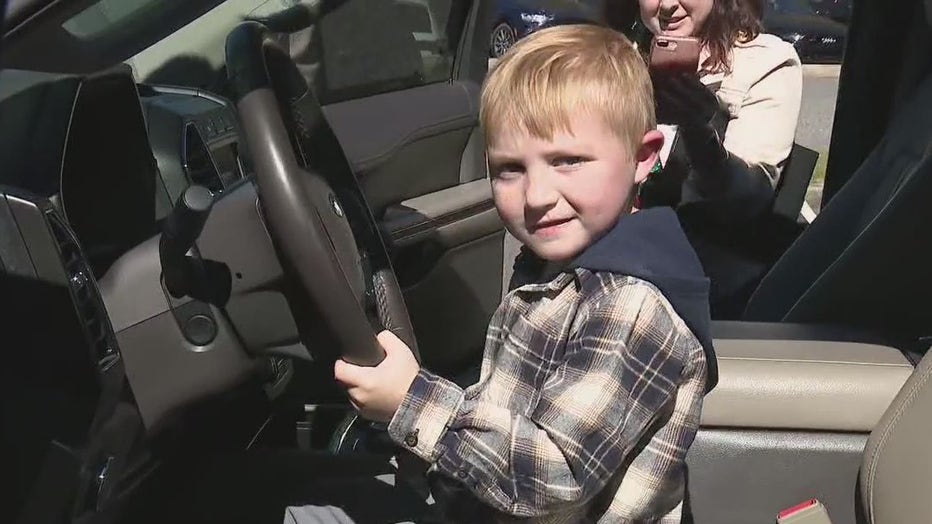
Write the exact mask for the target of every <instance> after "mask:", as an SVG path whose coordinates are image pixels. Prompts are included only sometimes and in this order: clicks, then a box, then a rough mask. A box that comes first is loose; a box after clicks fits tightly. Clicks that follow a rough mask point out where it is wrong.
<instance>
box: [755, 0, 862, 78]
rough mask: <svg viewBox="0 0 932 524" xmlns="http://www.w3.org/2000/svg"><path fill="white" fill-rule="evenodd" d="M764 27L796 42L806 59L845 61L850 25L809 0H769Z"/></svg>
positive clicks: (794, 43)
mask: <svg viewBox="0 0 932 524" xmlns="http://www.w3.org/2000/svg"><path fill="white" fill-rule="evenodd" d="M764 29H765V30H766V31H767V32H768V33H773V34H775V35H777V36H779V37H780V38H782V39H784V40H786V41H787V42H789V43H791V44H793V46H794V47H796V52H797V53H799V57H800V58H801V59H802V61H803V63H815V64H840V63H841V59H842V54H843V53H844V50H845V37H846V35H847V32H848V29H847V28H846V27H845V26H844V25H843V24H840V23H838V22H836V21H834V20H831V19H829V18H826V17H824V16H821V15H819V14H817V13H816V12H815V10H813V8H812V6H811V5H810V4H809V3H808V0H768V1H767V4H766V5H765V7H764Z"/></svg>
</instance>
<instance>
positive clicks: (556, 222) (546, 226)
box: [530, 218, 573, 236]
mask: <svg viewBox="0 0 932 524" xmlns="http://www.w3.org/2000/svg"><path fill="white" fill-rule="evenodd" d="M572 220H573V218H553V219H549V220H541V221H540V222H538V223H536V224H534V225H533V226H531V228H530V229H531V234H532V235H544V236H547V235H552V234H554V233H556V232H558V231H559V230H560V228H561V227H562V226H564V225H566V224H568V223H570V222H571V221H572Z"/></svg>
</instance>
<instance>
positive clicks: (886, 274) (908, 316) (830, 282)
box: [744, 75, 932, 340]
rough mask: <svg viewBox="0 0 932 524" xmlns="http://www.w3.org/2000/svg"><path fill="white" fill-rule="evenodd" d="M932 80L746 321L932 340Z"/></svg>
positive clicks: (775, 273)
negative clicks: (868, 330) (825, 326)
mask: <svg viewBox="0 0 932 524" xmlns="http://www.w3.org/2000/svg"><path fill="white" fill-rule="evenodd" d="M930 225H932V75H928V76H927V77H926V78H925V80H924V81H923V82H922V83H921V84H920V85H919V87H918V88H917V89H916V90H915V92H914V94H913V97H912V99H911V100H910V101H909V102H907V103H905V104H904V105H903V106H902V108H901V110H900V111H899V114H898V115H897V116H896V117H895V119H894V120H893V122H892V124H891V125H890V126H889V127H888V130H887V132H886V134H885V135H884V137H883V139H882V140H881V141H880V143H879V144H878V145H877V147H876V148H875V149H874V151H873V152H872V153H871V155H870V156H869V157H868V158H867V160H866V161H865V162H864V163H863V164H862V165H861V167H860V168H859V169H858V170H857V172H856V173H855V174H854V175H853V176H852V177H851V178H850V180H848V182H847V183H846V184H845V186H844V187H843V188H842V189H841V190H840V191H839V192H838V193H837V194H836V195H835V197H834V198H833V199H832V200H831V201H830V202H829V204H828V205H827V206H826V207H825V208H824V209H823V210H822V212H821V213H820V214H819V216H818V217H817V219H816V220H815V221H814V222H813V223H812V224H811V225H810V226H809V228H808V229H807V230H806V231H804V232H803V233H802V235H800V237H799V238H798V239H797V240H796V241H795V242H794V243H793V244H792V245H791V246H790V248H789V249H788V250H787V251H786V253H784V254H783V256H782V257H781V258H780V259H779V260H778V261H777V263H776V264H775V265H774V266H773V268H772V269H771V270H770V272H769V273H768V274H767V275H766V276H765V277H764V279H763V280H762V281H761V283H760V285H759V287H758V288H757V290H756V291H755V292H754V294H753V295H752V297H751V299H750V301H749V302H748V305H747V308H746V309H745V313H744V320H749V321H768V322H797V323H837V324H845V325H851V326H857V327H864V328H871V329H877V330H880V331H885V332H890V333H893V334H896V335H897V336H902V337H907V339H913V340H915V339H916V338H918V337H922V336H925V335H929V334H932V300H930V299H932V231H930V229H929V226H930Z"/></svg>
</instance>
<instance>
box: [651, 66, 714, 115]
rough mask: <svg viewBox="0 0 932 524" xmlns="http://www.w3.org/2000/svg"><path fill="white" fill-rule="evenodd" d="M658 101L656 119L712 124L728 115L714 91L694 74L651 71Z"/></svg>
mask: <svg viewBox="0 0 932 524" xmlns="http://www.w3.org/2000/svg"><path fill="white" fill-rule="evenodd" d="M651 80H652V82H653V84H654V98H655V99H656V102H657V121H658V122H660V123H663V124H676V125H680V126H683V127H686V128H704V127H710V126H713V125H714V124H715V123H716V119H717V118H718V117H721V116H724V115H727V113H726V112H725V110H724V108H722V106H721V104H720V103H719V101H718V97H716V96H715V93H713V92H712V91H710V90H709V88H707V87H706V86H705V85H703V84H702V82H700V81H699V78H698V77H697V76H696V75H695V74H690V73H661V72H656V73H653V74H652V75H651Z"/></svg>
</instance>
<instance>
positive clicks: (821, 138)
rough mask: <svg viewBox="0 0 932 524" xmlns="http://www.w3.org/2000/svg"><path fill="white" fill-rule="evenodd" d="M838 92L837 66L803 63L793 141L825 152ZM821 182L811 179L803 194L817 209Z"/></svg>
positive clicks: (816, 209) (830, 134) (819, 200)
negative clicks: (812, 181)
mask: <svg viewBox="0 0 932 524" xmlns="http://www.w3.org/2000/svg"><path fill="white" fill-rule="evenodd" d="M837 94H838V68H837V67H825V66H816V67H812V66H806V67H805V68H804V71H803V100H802V107H801V108H800V113H799V124H798V125H797V127H796V141H797V142H798V143H800V144H802V145H804V146H806V147H809V148H811V149H814V150H816V151H819V152H820V153H821V154H823V155H824V154H828V146H829V143H830V141H831V138H832V121H833V119H834V117H835V98H836V95H837ZM821 200H822V184H821V183H813V184H812V185H810V186H809V191H808V193H807V194H806V202H808V203H809V206H810V207H811V208H812V209H813V210H814V211H815V212H818V211H819V203H820V202H821Z"/></svg>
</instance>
